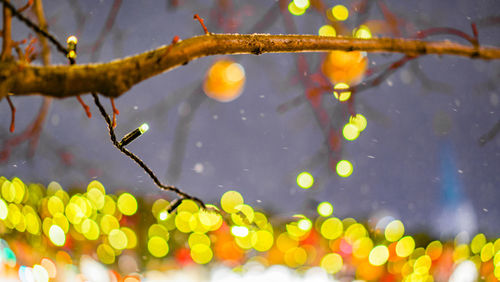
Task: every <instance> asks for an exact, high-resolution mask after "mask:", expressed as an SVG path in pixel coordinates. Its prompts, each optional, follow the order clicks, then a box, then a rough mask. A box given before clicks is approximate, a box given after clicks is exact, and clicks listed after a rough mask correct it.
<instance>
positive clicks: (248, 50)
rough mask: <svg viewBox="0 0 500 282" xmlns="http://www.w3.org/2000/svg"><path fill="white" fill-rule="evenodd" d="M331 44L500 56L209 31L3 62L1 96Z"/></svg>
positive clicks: (52, 92)
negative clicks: (152, 43)
mask: <svg viewBox="0 0 500 282" xmlns="http://www.w3.org/2000/svg"><path fill="white" fill-rule="evenodd" d="M330 50H343V51H354V50H359V51H367V52H393V53H403V54H406V55H408V56H417V55H426V54H437V55H454V56H462V57H468V58H477V59H483V60H498V59H500V48H498V47H474V46H466V45H462V44H459V43H454V42H450V41H423V40H416V39H400V38H374V39H357V38H343V37H325V36H316V35H269V34H250V35H240V34H210V35H202V36H197V37H192V38H189V39H186V40H184V41H180V42H177V43H175V44H172V45H169V46H162V47H159V48H157V49H154V50H151V51H147V52H144V53H142V54H138V55H135V56H131V57H127V58H124V59H119V60H115V61H111V62H108V63H99V64H87V65H72V66H62V65H59V66H47V67H42V66H34V65H25V64H23V63H21V62H9V61H4V62H0V99H1V98H3V97H4V96H6V95H7V93H9V92H10V93H13V94H14V95H29V94H39V95H45V96H52V97H57V98H65V97H70V96H76V95H80V94H87V93H90V92H99V93H101V94H102V95H104V96H107V97H118V96H120V95H122V94H123V93H125V92H126V91H127V90H129V89H130V88H131V87H132V86H134V85H135V84H137V83H139V82H141V81H143V80H145V79H148V78H150V77H152V76H154V75H157V74H160V73H162V72H165V71H168V70H171V69H173V68H175V67H178V66H180V65H183V64H187V63H188V62H190V61H192V60H194V59H197V58H200V57H204V56H211V55H226V54H255V55H259V54H262V53H289V52H325V51H330Z"/></svg>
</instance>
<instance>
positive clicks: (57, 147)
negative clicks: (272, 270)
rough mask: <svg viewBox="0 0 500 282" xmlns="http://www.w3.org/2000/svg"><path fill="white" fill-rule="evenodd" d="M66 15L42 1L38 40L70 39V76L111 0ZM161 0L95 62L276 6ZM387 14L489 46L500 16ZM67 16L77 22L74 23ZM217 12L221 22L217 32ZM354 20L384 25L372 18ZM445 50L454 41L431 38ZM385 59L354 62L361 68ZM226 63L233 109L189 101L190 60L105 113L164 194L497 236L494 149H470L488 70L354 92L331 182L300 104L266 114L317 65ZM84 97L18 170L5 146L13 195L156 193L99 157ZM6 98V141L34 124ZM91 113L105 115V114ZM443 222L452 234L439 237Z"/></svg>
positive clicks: (442, 66) (495, 102)
mask: <svg viewBox="0 0 500 282" xmlns="http://www.w3.org/2000/svg"><path fill="white" fill-rule="evenodd" d="M69 2H73V1H60V0H57V1H52V0H51V1H45V3H44V4H45V10H46V14H47V18H48V20H49V23H50V25H51V27H50V30H51V31H52V32H53V33H54V34H56V35H57V37H58V38H59V39H60V40H61V41H64V40H65V38H66V37H67V36H69V35H70V34H72V33H73V32H76V31H77V30H79V31H80V33H79V34H77V35H78V38H79V46H78V47H79V50H80V53H79V54H78V63H86V62H89V61H90V56H89V52H90V51H89V50H90V48H89V47H90V46H91V45H92V44H93V42H94V41H95V40H96V39H97V37H98V35H99V33H100V30H101V28H102V27H103V25H104V22H105V20H106V17H107V13H108V11H109V9H110V7H111V3H112V2H113V1H110V0H109V1H78V3H79V5H78V7H75V6H73V7H72V6H70V5H69V4H68V3H69ZM166 2H168V1H123V3H122V6H121V7H120V10H119V12H118V15H117V18H116V22H115V26H114V27H113V29H112V31H111V32H110V33H109V34H108V36H107V37H106V38H105V41H104V45H103V48H102V49H101V51H100V53H99V56H98V58H99V59H98V60H99V61H110V60H112V59H116V58H120V57H123V56H128V55H132V54H135V53H139V52H143V51H145V50H148V49H152V48H155V47H158V46H161V45H163V44H167V43H169V42H170V41H171V39H172V38H173V36H175V35H179V36H180V37H181V38H188V37H191V36H194V35H199V34H201V33H202V29H201V28H200V26H199V25H198V23H197V22H195V21H193V19H192V15H193V14H194V13H198V14H200V15H201V16H202V17H203V18H205V22H206V23H207V24H208V27H209V30H210V31H211V32H227V31H233V32H239V33H243V32H247V31H248V30H250V28H251V27H252V26H254V25H255V24H256V23H257V22H258V21H259V20H260V19H261V18H262V17H263V16H264V14H265V13H266V12H267V11H269V9H271V8H272V5H276V4H275V2H274V1H234V5H233V6H232V7H231V8H229V12H227V13H226V12H225V10H224V9H222V8H221V7H216V6H215V4H214V6H212V4H211V3H212V2H215V1H179V2H180V3H181V4H180V6H179V7H178V8H177V9H174V8H172V7H170V6H168V5H167V4H166ZM331 2H333V1H325V3H327V4H328V5H332V3H331ZM349 2H350V1H345V4H346V5H347V3H349ZM386 2H387V3H388V5H389V7H390V9H392V11H393V12H394V13H395V14H396V15H398V16H399V17H401V18H402V19H405V20H407V21H408V22H409V24H411V25H412V26H414V28H415V30H420V29H424V28H428V27H432V26H450V27H454V28H457V29H460V30H463V31H464V32H466V33H471V31H470V22H471V21H475V22H478V23H483V25H480V26H479V38H480V42H481V44H490V45H496V46H499V45H500V26H499V25H498V24H497V25H493V26H491V25H485V24H484V22H481V20H483V19H485V18H488V17H489V16H493V14H492V13H494V12H496V11H498V10H499V8H500V6H499V2H498V1H494V0H491V1H489V0H488V1H487V0H482V1H467V0H460V1H437V2H436V1H432V0H425V1H411V2H407V1H405V3H404V4H403V3H401V1H386ZM392 2H394V3H392ZM75 9H76V10H78V11H79V13H81V15H83V16H84V22H80V23H79V22H77V19H78V17H75V12H74V11H75ZM216 11H219V13H221V14H223V15H224V16H225V20H226V21H225V22H224V24H223V25H221V24H220V22H221V21H218V18H217V13H216ZM276 17H279V18H278V19H277V20H272V21H271V25H269V24H267V25H264V27H263V28H262V30H258V32H264V33H275V34H278V33H286V32H287V29H286V28H285V24H284V21H283V19H282V18H281V16H280V15H279V14H276ZM293 19H294V20H295V22H296V25H297V27H298V31H299V32H300V33H312V34H315V33H317V30H318V28H319V27H320V26H321V25H323V24H324V23H325V20H324V18H323V17H322V16H321V15H319V14H318V13H317V12H315V11H313V10H312V9H309V10H308V11H307V12H306V14H305V15H303V16H300V17H294V18H293ZM368 19H383V17H382V15H381V13H380V11H379V10H378V9H377V8H376V7H375V8H373V9H372V12H370V13H369V14H368ZM219 20H220V19H219ZM228 21H229V24H228ZM231 23H233V24H234V25H233V26H231ZM356 24H357V21H356V13H355V12H354V11H351V17H350V19H348V20H347V22H346V25H347V26H348V27H349V28H351V29H352V28H354V27H355V25H356ZM14 31H15V33H14V34H15V39H17V40H19V39H22V38H25V37H27V35H28V31H27V30H26V29H25V28H23V27H22V26H21V25H20V24H19V22H17V21H15V27H14ZM406 34H407V33H406ZM407 35H408V34H407ZM444 38H449V39H453V40H455V39H456V38H452V37H449V36H448V37H442V36H438V37H435V38H433V39H436V40H437V39H444ZM458 41H460V42H461V43H466V42H463V40H460V39H458ZM400 57H401V55H384V54H369V55H368V59H369V62H370V66H378V65H384V64H386V63H390V62H393V61H395V60H397V59H399V58H400ZM52 58H53V62H54V63H65V58H64V57H63V56H61V55H60V54H58V53H56V52H55V51H54V52H53V53H52ZM231 58H232V59H233V60H235V61H237V62H239V63H240V64H241V65H242V66H243V67H244V69H245V72H246V86H245V89H244V92H243V94H242V95H241V96H240V97H239V98H238V99H236V100H235V101H233V102H229V103H220V102H217V101H215V100H212V99H210V98H207V97H206V96H205V95H204V94H203V91H202V90H201V83H202V81H203V78H204V75H205V72H206V70H207V69H208V68H209V66H210V65H211V64H212V63H213V62H214V61H215V60H216V59H218V57H208V58H203V59H199V60H196V61H193V62H190V63H189V64H188V65H186V66H183V67H180V68H178V69H175V70H173V71H170V72H168V73H166V74H162V75H159V76H157V77H154V78H152V79H150V80H148V81H145V82H143V83H141V84H139V85H136V86H135V87H133V88H132V89H131V90H130V91H129V92H127V93H126V94H124V95H123V96H122V97H120V98H119V99H117V100H116V104H117V107H118V109H119V110H120V115H119V116H118V127H117V129H116V131H117V134H118V135H119V136H122V135H124V134H126V133H127V132H129V131H131V130H133V129H135V128H136V127H138V126H139V125H141V124H142V123H143V122H147V123H149V125H150V130H149V131H148V132H147V134H145V135H144V136H141V137H140V138H139V139H137V140H136V141H134V142H133V143H131V144H130V145H129V146H128V148H129V149H130V150H132V151H133V152H135V153H136V154H137V155H139V156H140V157H141V158H143V160H144V161H145V162H146V163H147V164H148V165H149V166H150V167H151V168H152V169H153V170H154V171H155V172H156V173H157V174H158V175H159V177H160V178H161V179H162V180H163V181H165V182H166V183H168V184H174V185H177V186H179V187H181V188H182V189H184V190H185V191H187V192H189V193H191V194H193V195H195V196H198V197H200V198H202V199H204V200H206V201H207V202H211V201H216V200H217V199H219V198H220V196H221V195H222V194H223V193H224V192H225V191H227V190H238V191H240V192H241V193H242V195H243V196H244V197H245V200H246V201H247V202H248V203H249V204H251V205H252V206H254V207H256V208H263V209H269V210H272V211H273V212H275V213H277V214H279V215H280V216H291V215H293V214H295V213H305V214H311V215H312V214H314V204H317V203H318V202H319V201H324V200H328V201H330V202H331V203H332V204H333V205H334V210H335V211H334V212H335V214H336V215H337V216H340V217H348V216H352V217H356V218H357V219H359V220H363V219H368V218H370V217H376V216H378V215H380V214H383V213H387V214H390V215H392V216H394V217H396V218H400V219H402V220H403V222H404V223H405V224H407V227H408V229H410V230H413V231H415V232H417V231H431V232H433V233H434V234H437V235H439V234H449V233H453V232H455V231H457V230H461V229H466V230H469V231H471V232H477V231H485V232H487V233H488V234H491V235H495V236H498V234H499V233H500V225H499V224H498V218H500V208H498V207H499V206H500V203H499V201H500V173H499V172H500V137H498V136H497V138H495V139H493V140H491V141H490V142H489V143H487V144H486V145H484V146H479V143H478V140H479V138H480V136H482V135H483V134H485V133H486V132H488V131H489V130H490V129H491V128H492V127H493V126H494V125H495V124H496V123H497V122H498V121H499V119H500V114H499V100H500V97H499V92H498V89H499V86H500V82H499V80H498V77H499V74H500V64H499V62H485V61H479V60H470V59H464V58H458V57H451V56H443V57H437V56H426V57H423V58H420V59H418V60H416V61H414V62H412V63H410V64H407V65H406V66H404V67H402V68H400V69H399V70H398V71H397V72H395V73H394V74H393V75H391V76H390V77H389V78H388V79H387V80H386V81H385V82H384V83H382V84H381V85H380V86H377V87H373V88H371V89H369V90H367V91H364V92H362V93H360V94H359V96H357V100H356V110H357V111H358V112H360V113H362V114H364V115H365V116H366V117H367V119H368V126H367V128H366V130H365V131H363V132H362V133H361V136H360V137H359V138H358V139H357V140H355V141H353V142H348V141H345V140H343V141H342V145H341V151H339V152H335V154H336V156H338V157H339V158H341V159H347V160H349V161H351V162H352V163H353V165H354V173H353V174H352V175H351V176H350V177H349V178H346V179H342V178H340V177H338V176H337V175H336V173H335V172H334V171H332V170H331V169H330V166H329V164H328V157H327V152H326V147H325V142H326V139H325V135H324V134H323V132H322V130H321V128H320V127H319V124H318V122H317V120H316V118H315V115H314V112H313V109H312V108H311V106H309V104H308V103H307V102H305V103H301V104H300V105H298V106H296V107H292V108H290V109H289V110H288V111H285V112H281V111H278V107H279V106H280V105H282V104H284V103H286V102H288V101H291V100H293V99H294V98H296V97H299V96H304V86H303V85H302V84H301V83H300V82H298V81H297V76H298V75H305V76H306V77H309V75H310V73H311V72H316V71H317V70H318V66H319V64H320V62H321V59H322V58H323V55H322V54H308V55H307V56H306V58H307V61H308V63H309V65H310V66H309V67H310V72H309V73H305V74H297V68H296V58H297V55H293V54H265V55H260V56H254V55H238V56H231ZM90 98H91V97H90V96H88V95H87V96H84V97H83V99H84V100H85V101H86V102H87V103H88V104H89V105H90V106H91V111H92V113H93V117H92V118H91V119H88V118H87V117H86V116H85V113H84V111H83V110H82V109H81V107H80V105H79V104H78V102H77V101H76V99H64V100H56V101H53V103H52V105H51V108H50V111H49V114H48V116H47V121H46V123H45V128H44V130H43V133H42V134H41V137H40V141H39V145H38V149H37V151H36V153H35V156H34V157H33V158H31V159H29V158H27V157H26V156H27V152H28V149H27V145H26V144H23V145H21V146H18V147H15V148H14V149H13V151H12V155H11V157H10V159H9V160H8V161H7V162H6V163H2V164H0V172H1V173H0V174H1V175H4V176H6V177H9V178H10V177H13V176H19V177H21V179H22V180H23V181H24V182H41V183H43V184H48V183H49V182H50V181H58V182H60V183H61V184H62V185H63V187H65V188H67V189H69V188H74V187H85V186H86V184H87V183H88V182H90V181H91V180H93V179H99V180H100V181H101V182H102V183H103V184H104V185H105V186H106V188H107V189H108V191H119V190H127V191H129V192H132V193H135V194H142V195H158V194H159V193H163V192H160V191H158V190H157V189H156V188H155V186H154V185H153V183H152V181H151V180H150V179H149V178H148V177H147V176H146V175H145V174H144V172H143V171H142V170H141V169H140V168H139V167H137V166H136V165H135V164H134V163H133V162H132V161H131V160H129V159H127V158H126V157H125V156H123V155H121V153H120V152H119V151H118V150H116V149H115V148H114V147H113V146H112V145H111V143H110V141H109V139H108V133H107V130H106V127H105V122H104V121H103V119H102V118H101V117H100V115H99V114H98V111H97V109H96V107H95V106H94V105H93V103H92V100H91V99H90ZM13 101H14V103H15V105H16V106H17V116H16V118H17V119H16V132H17V133H19V132H21V131H22V130H23V129H24V128H25V127H26V126H27V125H28V124H29V123H30V122H31V120H32V119H33V118H34V116H35V114H36V112H37V111H38V108H39V105H40V104H41V101H42V99H41V98H40V97H36V96H33V97H32V96H29V97H19V98H14V99H13ZM103 102H104V104H105V106H106V107H108V109H109V101H108V100H103ZM323 103H324V107H325V108H326V109H327V110H328V112H329V113H330V114H331V116H332V124H334V125H337V126H339V125H343V124H345V122H347V115H346V109H347V108H346V106H345V105H339V104H338V102H337V101H336V100H335V99H334V98H333V97H332V96H331V95H326V96H325V99H324V100H323ZM0 109H1V110H0V120H2V121H3V122H2V124H1V127H0V132H1V133H0V136H1V137H0V138H1V140H3V141H5V140H6V138H8V137H9V136H10V135H11V134H10V133H8V125H9V121H10V111H9V110H8V105H7V103H6V102H5V101H3V103H1V104H0ZM301 171H308V172H310V173H311V174H312V175H313V176H314V177H315V185H314V186H313V188H311V189H309V190H303V189H301V188H299V187H298V186H297V184H296V180H295V178H296V176H297V174H298V173H299V172H301ZM164 196H165V197H166V198H169V197H172V196H173V195H170V194H164ZM443 223H446V224H447V225H450V226H452V227H447V228H448V229H446V228H443ZM446 224H445V225H446ZM476 228H477V229H476Z"/></svg>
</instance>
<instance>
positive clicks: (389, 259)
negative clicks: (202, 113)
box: [0, 177, 500, 281]
mask: <svg viewBox="0 0 500 282" xmlns="http://www.w3.org/2000/svg"><path fill="white" fill-rule="evenodd" d="M6 181H7V180H6V179H5V178H1V177H0V186H2V187H7V188H5V189H4V190H5V191H3V194H2V198H1V199H0V212H1V213H3V218H0V226H1V227H2V228H3V229H0V234H5V232H9V233H13V234H15V235H16V236H12V237H11V236H7V237H5V238H9V240H14V241H13V244H15V245H13V246H15V247H13V249H10V248H9V247H8V244H7V243H6V241H5V240H3V239H0V269H8V268H10V269H15V270H16V273H17V274H16V275H18V276H19V279H21V280H22V281H50V280H53V279H56V280H57V279H58V277H60V276H61V275H67V271H68V269H76V271H78V269H79V268H78V267H76V266H74V265H72V264H73V260H75V262H76V261H78V259H73V258H72V257H74V258H77V257H78V256H81V255H83V253H84V252H87V250H95V251H94V252H95V253H94V255H95V256H96V258H97V259H98V260H99V263H97V262H93V265H94V267H97V268H102V270H103V272H102V273H106V275H107V274H109V275H110V277H112V279H115V280H112V279H111V278H110V279H111V280H110V281H140V279H139V278H140V277H141V274H140V273H133V272H132V273H131V272H130V270H133V269H137V268H138V264H139V260H141V261H142V262H143V263H144V264H145V266H146V267H147V268H148V267H151V266H158V265H160V264H161V265H168V266H169V267H171V266H177V265H181V266H183V265H187V264H189V263H191V264H192V263H196V264H200V265H205V264H209V263H211V262H215V263H216V264H218V263H223V264H226V263H227V264H228V265H235V266H236V268H235V269H236V270H237V271H240V270H241V269H243V268H245V267H247V266H248V267H250V265H253V264H256V263H258V264H259V265H262V266H264V265H266V266H268V267H269V268H272V267H274V265H284V266H286V267H289V268H296V269H299V270H302V269H317V270H318V269H319V270H321V271H322V273H323V274H324V275H327V273H328V274H334V275H340V276H339V277H343V275H345V274H346V273H347V272H345V271H353V272H352V274H351V275H355V277H356V279H358V280H366V281H378V280H380V279H385V278H384V277H391V279H392V278H394V277H397V279H406V280H408V281H422V279H424V280H425V281H431V280H430V279H432V277H433V275H435V274H436V271H437V269H440V270H439V271H445V272H446V270H443V269H445V268H442V263H444V262H445V263H446V264H447V265H449V266H450V267H451V268H450V269H451V270H453V269H458V270H460V269H462V268H463V265H465V264H468V265H469V266H473V267H474V269H477V272H478V275H479V274H480V275H481V277H485V281H494V280H492V279H493V278H494V277H495V275H497V274H498V273H499V272H500V270H497V269H500V239H496V240H488V238H487V237H486V236H485V235H484V234H483V233H479V234H476V235H475V236H472V240H471V241H470V243H467V241H460V240H458V239H457V240H456V242H451V243H444V242H441V241H438V240H435V241H431V242H430V243H428V244H427V245H426V246H425V245H424V246H421V245H420V246H417V245H416V242H415V239H414V237H412V236H404V235H405V226H404V224H403V222H401V221H400V220H395V219H394V218H392V217H387V220H385V221H382V220H379V221H378V222H379V223H377V226H376V227H375V228H372V227H373V226H371V225H370V223H366V222H358V221H356V220H355V219H354V218H344V219H340V218H337V217H331V215H332V214H333V206H332V204H331V203H330V202H326V201H325V202H321V203H319V204H318V206H317V212H318V215H317V216H316V217H315V218H313V217H310V216H309V215H307V216H306V214H294V215H293V216H291V217H281V218H280V219H279V223H276V221H275V220H276V217H275V218H270V219H271V221H270V220H269V219H268V216H269V215H268V214H266V213H265V212H264V211H255V209H256V208H257V207H254V206H252V205H250V204H248V203H247V204H245V203H244V200H243V197H242V196H241V194H240V193H239V192H237V191H227V192H226V193H224V194H223V195H222V197H221V206H222V210H223V211H221V210H219V209H218V208H217V207H216V206H214V205H207V209H200V207H199V206H198V205H197V204H196V202H194V201H192V200H185V201H183V202H182V203H181V204H180V205H179V206H178V207H177V210H176V211H175V212H172V213H167V216H166V218H162V216H161V214H162V213H164V212H165V211H166V208H167V207H168V205H169V204H170V203H169V202H168V201H166V200H164V199H148V198H135V197H134V201H135V203H137V202H140V203H141V209H142V208H144V210H145V211H151V213H149V212H145V213H143V214H141V215H142V217H141V218H140V219H137V217H134V216H132V217H127V216H123V215H124V214H123V213H122V212H121V209H120V208H119V207H120V206H121V205H122V204H120V203H121V201H120V200H119V197H117V196H115V195H112V194H110V195H106V194H104V193H105V190H104V187H103V186H102V184H100V183H99V182H97V181H96V182H92V183H91V184H89V186H88V187H87V191H86V193H83V194H81V193H75V194H73V195H72V196H71V197H70V195H68V194H67V193H66V192H65V191H64V190H62V188H61V187H60V185H58V184H57V183H56V182H54V183H52V184H51V185H50V189H45V188H44V187H43V186H40V187H41V189H40V188H33V187H34V186H33V187H31V186H24V184H22V187H24V188H21V189H20V188H15V185H14V186H12V185H11V184H10V183H8V185H5V184H4V183H5V182H6ZM10 182H12V181H10ZM16 183H18V184H16V185H20V184H19V183H22V182H20V180H16ZM4 185H5V186H4ZM12 187H14V188H12ZM11 188H12V189H11ZM32 189H34V190H32ZM12 191H14V192H12ZM16 191H17V192H16ZM11 192H12V193H13V195H11ZM17 193H23V194H24V195H25V196H24V198H23V200H21V201H20V203H16V201H19V199H18V198H17ZM32 193H33V194H34V193H37V195H39V196H37V199H38V200H37V201H35V202H29V201H27V200H26V199H29V198H30V197H31V196H30V195H31V194H32ZM4 194H5V195H7V196H8V197H10V198H9V199H11V201H10V202H8V201H6V200H5V199H4V198H3V196H4ZM121 195H123V194H121ZM107 197H108V198H107ZM114 199H118V200H117V201H116V202H118V203H119V204H118V209H117V208H116V207H114V206H113V203H115V200H114ZM125 202H126V201H125ZM106 203H108V204H106ZM142 203H144V207H142ZM2 205H3V207H2ZM68 206H71V208H69V209H68V208H67V207H68ZM99 206H100V207H101V208H99ZM137 208H138V207H137ZM137 208H136V209H137ZM1 209H3V211H2V210H1ZM111 211H112V212H111ZM135 213H137V211H135ZM42 222H43V223H42ZM76 222H78V223H76ZM42 230H43V232H42ZM381 231H382V232H381ZM2 232H4V233H2ZM14 232H15V233H14ZM23 234H26V236H23ZM138 236H140V237H138ZM142 236H144V237H142ZM403 236H404V237H403ZM17 238H21V239H19V240H24V241H22V242H23V243H19V242H17V241H16V240H17ZM138 238H141V241H138ZM142 238H143V239H144V240H142ZM26 240H27V241H26ZM49 241H50V242H51V243H49V245H46V246H43V247H42V248H40V250H43V252H44V253H43V255H41V256H38V255H37V256H34V257H35V259H34V260H33V261H32V264H30V265H20V261H25V260H26V259H25V255H24V254H23V255H20V258H19V259H17V258H16V255H15V254H14V251H13V250H15V251H16V252H17V251H19V250H25V248H30V246H29V245H27V244H26V243H24V242H36V244H40V245H36V246H42V245H43V244H44V242H49ZM62 246H64V250H62V249H61V247H62ZM75 246H78V247H75ZM146 248H147V250H146ZM143 249H144V250H143ZM37 251H39V250H37ZM54 254H55V255H54ZM52 255H54V256H52ZM37 258H38V259H37ZM39 258H41V259H39ZM52 258H53V259H52ZM80 260H81V258H80ZM115 263H117V264H116V266H117V270H111V269H109V270H108V267H109V268H112V267H114V264H115ZM245 263H248V264H246V265H245ZM102 264H105V265H109V266H107V267H105V266H103V265H102ZM214 265H215V264H214ZM2 267H3V268H2ZM61 267H63V268H61ZM259 267H260V266H259ZM80 269H83V268H81V267H80ZM453 271H454V270H453ZM460 271H462V270H460ZM84 272H85V271H83V270H82V275H86V274H85V273H84ZM349 273H351V272H349ZM121 275H126V276H121ZM447 275H448V274H447ZM455 275H459V274H457V273H455ZM335 277H337V276H335ZM30 279H31V280H30ZM313 280H314V279H313ZM313 280H312V281H313ZM314 281H316V280H314ZM318 281H319V280H318ZM321 281H323V280H321Z"/></svg>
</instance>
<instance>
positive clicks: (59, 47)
mask: <svg viewBox="0 0 500 282" xmlns="http://www.w3.org/2000/svg"><path fill="white" fill-rule="evenodd" d="M0 2H2V3H3V5H4V7H7V8H8V9H9V10H10V11H11V12H12V15H14V16H16V17H17V18H18V19H19V20H20V21H22V22H24V23H25V24H26V25H27V26H28V27H30V28H31V29H33V30H34V31H35V32H37V33H39V34H40V35H42V36H44V37H46V38H47V39H48V40H49V41H50V42H52V44H54V45H55V46H56V48H57V50H58V51H59V52H61V53H63V54H64V55H65V56H66V55H68V50H67V49H66V48H65V47H64V46H63V45H62V44H61V43H59V41H57V39H56V38H55V36H53V35H52V34H50V33H48V32H47V31H45V30H43V29H41V28H40V27H39V26H38V25H37V24H35V23H34V22H32V21H31V20H30V19H28V18H27V17H25V16H23V15H22V14H20V13H19V12H17V9H16V7H14V6H12V4H10V3H9V2H7V1H6V0H0Z"/></svg>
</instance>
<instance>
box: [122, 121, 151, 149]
mask: <svg viewBox="0 0 500 282" xmlns="http://www.w3.org/2000/svg"><path fill="white" fill-rule="evenodd" d="M148 129H149V125H148V124H147V123H143V124H142V125H141V126H139V127H138V128H136V129H135V130H134V131H132V132H130V133H128V134H127V135H125V136H123V138H122V140H121V141H120V146H122V147H123V146H127V145H128V144H130V142H132V141H134V140H135V139H136V138H137V137H139V136H141V135H142V134H143V133H144V132H146V131H148Z"/></svg>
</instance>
